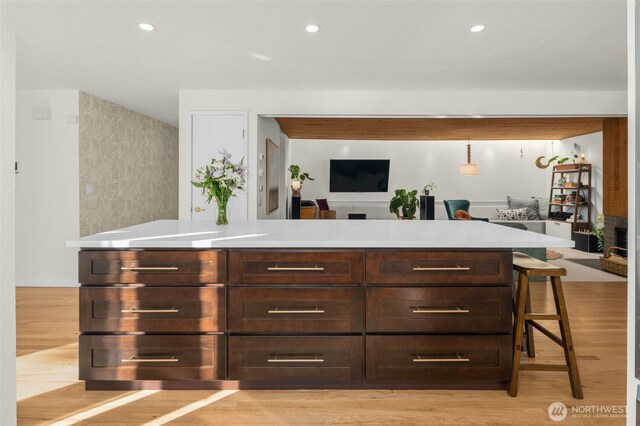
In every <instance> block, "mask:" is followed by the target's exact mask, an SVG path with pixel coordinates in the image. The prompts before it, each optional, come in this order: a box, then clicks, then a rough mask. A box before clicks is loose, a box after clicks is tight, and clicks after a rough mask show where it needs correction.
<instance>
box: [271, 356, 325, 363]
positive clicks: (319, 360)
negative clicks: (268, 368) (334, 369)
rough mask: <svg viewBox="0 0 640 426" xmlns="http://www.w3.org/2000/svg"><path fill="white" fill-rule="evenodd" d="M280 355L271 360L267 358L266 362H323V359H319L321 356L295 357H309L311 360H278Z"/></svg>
mask: <svg viewBox="0 0 640 426" xmlns="http://www.w3.org/2000/svg"><path fill="white" fill-rule="evenodd" d="M279 356H280V355H278V354H276V355H274V356H273V358H269V359H268V360H267V362H299V363H303V362H304V363H306V362H324V359H323V358H321V357H322V355H297V356H310V357H313V358H278V357H279ZM285 356H286V355H285Z"/></svg>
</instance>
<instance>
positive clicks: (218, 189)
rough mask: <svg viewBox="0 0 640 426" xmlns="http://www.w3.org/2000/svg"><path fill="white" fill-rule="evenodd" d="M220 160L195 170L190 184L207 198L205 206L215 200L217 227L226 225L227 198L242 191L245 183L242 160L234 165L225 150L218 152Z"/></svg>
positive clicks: (213, 160)
mask: <svg viewBox="0 0 640 426" xmlns="http://www.w3.org/2000/svg"><path fill="white" fill-rule="evenodd" d="M220 155H222V158H221V159H220V160H217V159H215V158H212V159H211V163H210V164H207V165H205V166H203V167H200V168H199V169H198V170H196V174H195V180H193V181H191V184H192V185H193V186H195V187H196V188H200V189H201V190H202V195H204V196H205V197H207V201H206V202H207V204H210V203H211V200H216V204H217V206H218V216H217V218H216V224H217V225H226V224H227V223H229V221H228V220H227V203H228V202H229V198H231V197H235V196H236V194H235V193H236V192H238V191H244V185H245V184H246V182H247V172H246V169H245V166H244V164H242V162H243V160H244V159H242V160H240V162H239V163H237V164H234V163H232V162H231V161H229V160H230V159H231V154H229V153H228V152H227V150H226V149H223V150H222V151H220Z"/></svg>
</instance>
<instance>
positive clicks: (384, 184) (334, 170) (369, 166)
mask: <svg viewBox="0 0 640 426" xmlns="http://www.w3.org/2000/svg"><path fill="white" fill-rule="evenodd" d="M389 161H390V160H330V170H329V191H330V192H387V191H388V190H389Z"/></svg>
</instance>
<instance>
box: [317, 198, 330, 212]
mask: <svg viewBox="0 0 640 426" xmlns="http://www.w3.org/2000/svg"><path fill="white" fill-rule="evenodd" d="M316 203H318V208H319V209H320V210H329V203H327V199H326V198H320V199H318V198H316Z"/></svg>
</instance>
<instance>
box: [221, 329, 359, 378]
mask: <svg viewBox="0 0 640 426" xmlns="http://www.w3.org/2000/svg"><path fill="white" fill-rule="evenodd" d="M363 343H364V342H363V338H362V336H330V337H325V336H280V337H278V338H273V337H265V336H231V337H229V377H230V378H234V379H237V380H248V381H261V380H269V381H273V382H277V381H284V382H291V381H293V382H303V381H309V382H323V381H349V380H361V379H362V378H363V370H364V354H363V346H364V345H363Z"/></svg>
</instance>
